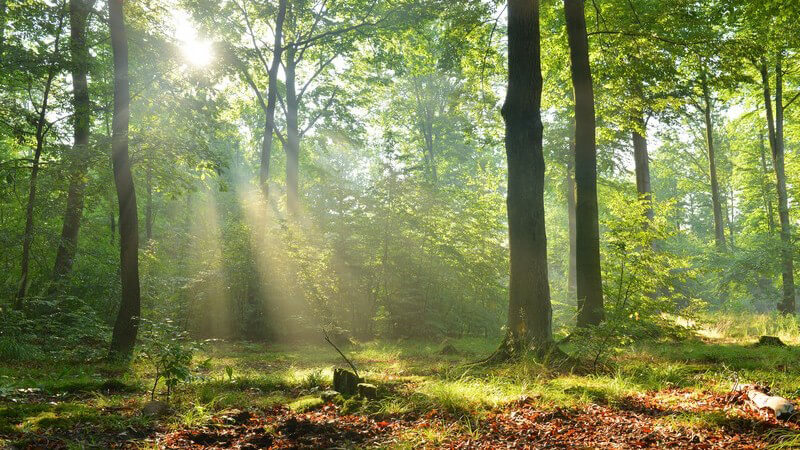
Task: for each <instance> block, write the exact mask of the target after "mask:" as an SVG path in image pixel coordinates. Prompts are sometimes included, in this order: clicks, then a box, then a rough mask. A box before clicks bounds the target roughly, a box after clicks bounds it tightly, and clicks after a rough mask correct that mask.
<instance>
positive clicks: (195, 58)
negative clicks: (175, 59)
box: [181, 39, 214, 67]
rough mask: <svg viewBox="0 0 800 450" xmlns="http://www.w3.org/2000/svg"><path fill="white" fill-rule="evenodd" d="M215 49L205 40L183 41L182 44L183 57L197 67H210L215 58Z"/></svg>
mask: <svg viewBox="0 0 800 450" xmlns="http://www.w3.org/2000/svg"><path fill="white" fill-rule="evenodd" d="M213 51H214V49H213V48H212V47H211V42H209V41H203V40H197V39H194V40H189V41H183V43H182V44H181V52H182V53H183V57H184V58H186V61H188V62H189V64H191V65H193V66H197V67H203V66H206V65H208V64H209V63H210V62H211V60H212V59H213V58H214V54H213Z"/></svg>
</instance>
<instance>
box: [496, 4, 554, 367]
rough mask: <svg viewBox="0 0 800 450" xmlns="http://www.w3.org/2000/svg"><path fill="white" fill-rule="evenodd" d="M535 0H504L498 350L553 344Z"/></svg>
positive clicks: (505, 351) (541, 347)
mask: <svg viewBox="0 0 800 450" xmlns="http://www.w3.org/2000/svg"><path fill="white" fill-rule="evenodd" d="M540 51H541V47H540V34H539V1H538V0H509V2H508V90H507V92H506V99H505V103H504V104H503V108H502V114H503V119H504V120H505V124H506V138H505V147H506V157H507V158H508V197H507V199H506V203H507V208H508V237H509V251H510V261H511V270H510V284H509V301H508V330H507V334H506V338H505V341H504V343H503V346H502V347H501V349H500V352H499V353H498V355H503V356H506V357H508V356H511V355H513V354H515V353H517V352H519V351H520V350H523V349H526V348H528V347H529V346H532V347H533V348H535V349H537V350H539V351H542V350H546V349H547V348H549V347H550V346H552V344H553V331H552V323H551V322H552V307H551V304H550V286H549V282H548V275H547V235H546V231H545V225H544V168H545V167H544V156H543V153H542V130H543V125H542V118H541V109H540V108H541V98H542V69H541V54H540Z"/></svg>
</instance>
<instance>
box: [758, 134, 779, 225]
mask: <svg viewBox="0 0 800 450" xmlns="http://www.w3.org/2000/svg"><path fill="white" fill-rule="evenodd" d="M758 138H759V144H760V145H759V148H758V149H759V152H760V156H761V173H762V174H763V175H764V177H765V178H766V180H765V182H764V183H762V186H763V191H762V192H763V196H764V213H765V214H766V215H767V227H768V229H769V234H772V233H774V232H775V213H774V212H773V211H772V198H771V197H770V195H769V194H770V192H769V184H768V183H769V173H770V172H769V169H767V156H766V148H765V146H764V133H759V135H758Z"/></svg>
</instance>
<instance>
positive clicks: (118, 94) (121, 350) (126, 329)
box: [108, 0, 141, 358]
mask: <svg viewBox="0 0 800 450" xmlns="http://www.w3.org/2000/svg"><path fill="white" fill-rule="evenodd" d="M123 1H124V0H108V11H109V25H110V28H111V48H112V51H113V53H114V118H113V123H112V129H113V135H112V140H111V159H112V163H113V167H114V184H115V185H116V188H117V200H118V201H119V230H120V277H121V282H122V301H121V303H120V308H119V313H118V315H117V320H116V322H115V323H114V332H113V334H112V337H111V355H112V357H123V358H125V357H129V356H130V355H131V353H132V352H133V347H134V345H135V344H136V335H137V334H138V331H139V314H140V308H141V306H140V298H139V255H138V251H139V221H138V218H137V211H136V190H135V189H134V187H133V174H132V173H131V162H130V158H129V156H128V122H129V121H130V108H129V106H130V86H129V81H128V39H127V35H126V31H125V17H124V14H123V10H122V6H123Z"/></svg>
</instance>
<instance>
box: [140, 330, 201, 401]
mask: <svg viewBox="0 0 800 450" xmlns="http://www.w3.org/2000/svg"><path fill="white" fill-rule="evenodd" d="M197 350H198V345H197V343H195V342H193V341H191V340H189V339H188V333H187V332H186V331H184V330H181V329H180V328H179V327H178V326H177V325H175V324H174V323H173V322H172V321H171V320H169V319H165V320H161V321H155V320H147V319H142V334H141V346H140V350H139V355H138V356H139V358H140V359H141V360H142V361H144V362H145V363H147V365H149V366H150V368H151V369H152V370H153V387H152V389H151V391H150V399H151V400H153V399H155V395H156V388H158V384H159V382H160V381H161V380H162V379H163V380H164V384H165V385H166V387H167V392H166V395H167V399H169V396H170V394H171V393H172V392H173V391H174V390H175V388H176V387H177V385H178V384H179V383H181V382H187V381H189V380H191V378H192V357H193V356H194V353H195V352H196V351H197Z"/></svg>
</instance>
